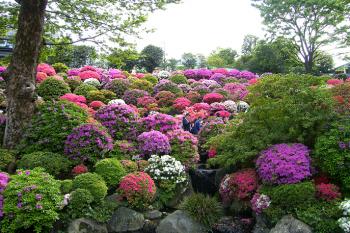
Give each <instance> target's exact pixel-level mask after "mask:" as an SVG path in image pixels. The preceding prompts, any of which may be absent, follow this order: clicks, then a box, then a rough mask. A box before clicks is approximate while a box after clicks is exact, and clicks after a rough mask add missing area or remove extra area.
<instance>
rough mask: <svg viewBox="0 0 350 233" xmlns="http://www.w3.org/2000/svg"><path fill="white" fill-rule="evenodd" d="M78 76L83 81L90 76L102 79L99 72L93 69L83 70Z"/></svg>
mask: <svg viewBox="0 0 350 233" xmlns="http://www.w3.org/2000/svg"><path fill="white" fill-rule="evenodd" d="M78 76H79V77H80V79H81V80H83V81H84V80H86V79H89V78H94V79H97V80H100V79H101V77H100V75H99V74H98V73H97V72H95V71H91V70H86V71H82V72H80V73H79V75H78Z"/></svg>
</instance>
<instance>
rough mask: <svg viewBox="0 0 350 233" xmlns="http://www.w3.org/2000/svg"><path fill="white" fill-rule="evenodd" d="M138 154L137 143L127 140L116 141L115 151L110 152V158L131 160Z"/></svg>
mask: <svg viewBox="0 0 350 233" xmlns="http://www.w3.org/2000/svg"><path fill="white" fill-rule="evenodd" d="M137 154H138V150H137V147H136V145H135V143H133V142H129V141H126V140H122V141H115V143H114V149H113V151H111V152H110V154H109V156H110V157H112V158H117V159H119V160H122V159H131V158H132V157H133V156H135V155H137Z"/></svg>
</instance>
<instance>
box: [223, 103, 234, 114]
mask: <svg viewBox="0 0 350 233" xmlns="http://www.w3.org/2000/svg"><path fill="white" fill-rule="evenodd" d="M224 106H225V108H226V110H227V111H228V112H231V113H236V112H237V104H236V102H235V101H232V100H227V101H225V102H224Z"/></svg>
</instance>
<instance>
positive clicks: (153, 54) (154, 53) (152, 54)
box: [140, 45, 164, 73]
mask: <svg viewBox="0 0 350 233" xmlns="http://www.w3.org/2000/svg"><path fill="white" fill-rule="evenodd" d="M163 59H164V51H163V49H162V48H160V47H157V46H154V45H147V46H146V47H145V48H144V49H143V50H142V51H141V61H140V65H141V66H142V67H144V68H145V69H146V70H147V72H150V73H152V71H153V70H154V69H155V68H156V67H160V66H161V64H162V62H163Z"/></svg>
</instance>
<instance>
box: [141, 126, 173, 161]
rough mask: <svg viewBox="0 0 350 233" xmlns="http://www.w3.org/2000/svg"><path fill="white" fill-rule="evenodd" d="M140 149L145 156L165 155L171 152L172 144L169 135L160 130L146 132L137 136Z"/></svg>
mask: <svg viewBox="0 0 350 233" xmlns="http://www.w3.org/2000/svg"><path fill="white" fill-rule="evenodd" d="M137 141H138V142H139V150H140V152H141V153H142V154H143V155H144V156H151V155H154V154H156V155H165V154H168V153H169V152H170V149H171V148H170V144H169V139H168V138H167V136H165V135H164V134H162V133H161V132H159V131H155V130H152V131H149V132H144V133H142V134H141V135H139V136H138V137H137Z"/></svg>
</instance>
